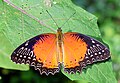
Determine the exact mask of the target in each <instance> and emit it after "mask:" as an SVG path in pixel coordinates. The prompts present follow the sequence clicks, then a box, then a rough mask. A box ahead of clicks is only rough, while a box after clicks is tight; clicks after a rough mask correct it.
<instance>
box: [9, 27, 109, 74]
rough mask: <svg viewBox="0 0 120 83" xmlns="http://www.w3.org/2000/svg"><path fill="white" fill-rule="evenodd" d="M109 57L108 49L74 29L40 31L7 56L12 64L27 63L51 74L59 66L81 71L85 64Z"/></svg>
mask: <svg viewBox="0 0 120 83" xmlns="http://www.w3.org/2000/svg"><path fill="white" fill-rule="evenodd" d="M109 58H110V51H109V49H108V48H107V47H106V46H105V45H103V44H102V43H100V42H99V41H97V40H95V39H93V38H91V37H88V36H86V35H83V34H80V33H77V32H67V33H64V34H63V33H62V30H61V28H58V30H57V33H56V34H54V33H45V34H40V35H38V36H36V37H34V38H32V39H30V40H28V41H26V42H25V43H23V44H22V45H20V46H19V47H18V48H17V49H16V50H15V51H14V52H13V53H12V55H11V60H12V61H13V62H16V63H20V64H21V63H24V64H29V65H30V66H34V68H35V70H39V72H40V74H43V73H45V74H46V75H48V74H50V73H51V74H55V73H57V72H59V71H60V67H61V66H62V67H63V68H64V71H65V72H68V73H76V72H81V71H82V69H83V68H85V67H86V66H87V65H89V64H93V63H94V62H98V61H105V60H107V59H109Z"/></svg>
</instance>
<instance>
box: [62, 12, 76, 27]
mask: <svg viewBox="0 0 120 83" xmlns="http://www.w3.org/2000/svg"><path fill="white" fill-rule="evenodd" d="M75 14H76V11H75V12H74V13H73V14H72V15H71V16H70V17H69V18H68V19H67V20H66V22H65V23H64V24H63V25H62V26H61V27H63V26H64V25H65V24H66V23H67V22H68V21H69V20H70V18H71V17H73V16H74V15H75Z"/></svg>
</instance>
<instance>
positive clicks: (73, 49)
mask: <svg viewBox="0 0 120 83" xmlns="http://www.w3.org/2000/svg"><path fill="white" fill-rule="evenodd" d="M63 43H64V56H63V57H64V58H63V62H64V67H65V68H74V67H77V66H80V64H79V62H80V61H82V60H83V59H84V57H85V54H86V51H87V44H86V43H85V42H84V41H83V39H80V38H78V37H77V36H75V35H74V33H73V32H68V33H65V34H64V38H63Z"/></svg>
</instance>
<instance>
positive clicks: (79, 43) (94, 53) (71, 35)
mask: <svg viewBox="0 0 120 83" xmlns="http://www.w3.org/2000/svg"><path fill="white" fill-rule="evenodd" d="M63 42H64V60H63V62H64V67H65V68H64V70H65V71H66V72H68V73H71V72H73V73H76V72H77V71H78V72H81V71H82V69H83V68H85V67H86V66H87V65H88V64H93V63H95V62H98V61H105V60H107V59H108V58H110V52H109V49H108V48H107V47H106V46H105V45H103V44H102V43H100V42H99V41H97V40H95V39H93V38H91V37H88V36H86V35H83V34H80V33H75V32H68V33H65V34H64V41H63Z"/></svg>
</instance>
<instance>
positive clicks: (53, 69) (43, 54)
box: [11, 33, 59, 75]
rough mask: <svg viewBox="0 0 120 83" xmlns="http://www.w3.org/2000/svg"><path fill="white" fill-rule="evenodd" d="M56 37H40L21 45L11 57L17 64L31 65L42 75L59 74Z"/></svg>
mask: <svg viewBox="0 0 120 83" xmlns="http://www.w3.org/2000/svg"><path fill="white" fill-rule="evenodd" d="M55 50H56V35H55V34H52V33H48V34H41V35H38V36H36V37H34V38H32V39H30V40H28V41H26V42H25V43H23V44H22V45H20V46H19V47H18V48H17V49H15V51H14V52H13V53H12V55H11V60H12V61H13V62H16V63H20V64H21V63H24V64H29V65H30V66H34V68H35V70H39V71H40V74H43V73H45V74H46V75H48V74H49V73H51V74H55V73H57V72H59V64H58V61H57V56H56V54H57V51H55Z"/></svg>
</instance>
